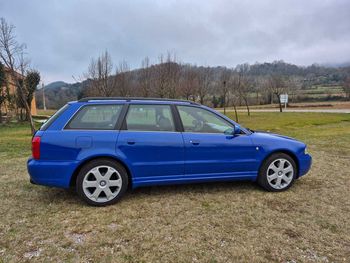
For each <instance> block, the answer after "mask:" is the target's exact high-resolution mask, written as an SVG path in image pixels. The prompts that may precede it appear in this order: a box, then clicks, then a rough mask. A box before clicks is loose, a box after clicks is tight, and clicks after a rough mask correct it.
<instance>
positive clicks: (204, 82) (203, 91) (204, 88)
mask: <svg viewBox="0 0 350 263" xmlns="http://www.w3.org/2000/svg"><path fill="white" fill-rule="evenodd" d="M212 72H213V71H212V69H211V68H210V67H205V68H203V69H202V70H200V71H199V74H198V88H197V93H198V96H199V101H200V103H201V104H203V103H204V98H205V96H206V95H207V94H208V92H209V89H210V85H211V78H212V75H213V74H212Z"/></svg>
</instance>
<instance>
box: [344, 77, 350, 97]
mask: <svg viewBox="0 0 350 263" xmlns="http://www.w3.org/2000/svg"><path fill="white" fill-rule="evenodd" d="M343 90H344V92H345V95H346V97H347V98H348V100H350V77H347V78H346V79H345V81H344V83H343Z"/></svg>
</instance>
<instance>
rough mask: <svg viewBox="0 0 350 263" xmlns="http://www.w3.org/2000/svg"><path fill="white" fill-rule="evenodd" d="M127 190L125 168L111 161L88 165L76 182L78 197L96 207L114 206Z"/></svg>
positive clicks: (103, 160)
mask: <svg viewBox="0 0 350 263" xmlns="http://www.w3.org/2000/svg"><path fill="white" fill-rule="evenodd" d="M127 188H128V175H127V172H126V170H125V168H124V167H123V166H122V165H120V164H119V163H117V162H115V161H113V160H109V159H96V160H92V161H91V162H89V163H87V164H86V165H84V166H83V167H82V169H81V170H80V171H79V174H78V176H77V181H76V190H77V193H78V195H79V196H80V197H81V198H82V199H83V200H84V201H85V202H87V203H88V204H90V205H95V206H105V205H110V204H114V203H115V202H117V201H118V200H119V199H120V197H121V196H122V195H123V194H124V193H125V191H126V189H127Z"/></svg>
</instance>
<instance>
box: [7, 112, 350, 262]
mask: <svg viewBox="0 0 350 263" xmlns="http://www.w3.org/2000/svg"><path fill="white" fill-rule="evenodd" d="M241 119H242V121H243V123H245V124H247V125H248V126H250V128H260V129H272V130H275V131H279V132H281V133H284V134H287V135H292V136H295V137H297V138H300V139H302V140H304V141H306V142H307V143H309V145H310V147H309V148H310V151H311V153H312V155H313V157H314V164H313V168H312V170H311V172H310V173H309V174H308V175H307V176H305V177H303V178H301V179H300V180H298V181H297V182H296V184H295V185H294V186H293V187H292V188H291V189H290V190H289V191H287V192H283V193H268V192H265V191H263V190H261V189H260V188H259V187H257V186H256V185H255V184H253V183H249V182H232V183H213V184H197V185H182V186H179V185H178V186H163V187H148V188H141V189H137V190H134V191H133V192H130V193H128V194H127V195H126V196H125V198H124V199H123V200H122V201H121V202H119V203H118V204H116V205H113V206H109V207H105V208H95V207H89V206H86V205H85V204H84V203H82V202H81V201H79V200H78V199H77V196H76V195H75V194H74V193H73V192H70V191H65V190H60V189H54V188H51V189H50V188H46V187H41V186H35V185H31V184H30V183H29V182H28V177H27V173H26V166H25V162H26V156H27V155H28V154H29V144H28V141H29V140H30V136H29V130H28V129H27V127H25V126H10V127H7V128H3V127H1V128H0V155H1V163H0V180H1V184H0V216H1V221H0V261H1V259H2V261H4V262H18V261H39V262H46V261H57V262H75V261H85V262H88V261H92V262H115V261H117V262H190V261H193V262H237V261H240V262H242V261H243V262H271V261H273V262H288V261H289V262H333V261H334V262H349V261H350V224H349V222H350V193H349V191H350V177H349V176H350V172H349V171H350V116H349V115H346V114H316V113H301V114H300V113H288V114H278V113H264V114H262V113H260V114H257V113H254V114H253V116H252V117H251V118H248V117H242V118H241Z"/></svg>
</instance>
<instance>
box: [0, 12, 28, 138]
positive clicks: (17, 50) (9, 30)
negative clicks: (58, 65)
mask: <svg viewBox="0 0 350 263" xmlns="http://www.w3.org/2000/svg"><path fill="white" fill-rule="evenodd" d="M14 29H15V27H14V26H13V25H11V24H8V23H7V22H6V20H5V19H4V18H1V19H0V59H1V62H2V63H3V64H4V65H5V66H6V67H7V68H8V69H9V74H10V78H11V81H12V82H13V83H14V84H15V86H16V90H17V93H18V96H19V99H20V100H21V102H22V104H23V106H24V107H25V110H26V114H27V119H28V120H29V123H30V128H31V131H32V134H34V133H35V126H34V122H33V118H32V114H31V111H30V107H29V105H28V102H27V100H26V97H25V94H26V90H25V85H24V80H23V77H24V74H25V72H26V69H27V67H28V64H29V63H28V60H26V59H25V58H24V51H25V48H26V46H25V45H24V44H19V43H18V42H17V40H16V37H15V34H14Z"/></svg>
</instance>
